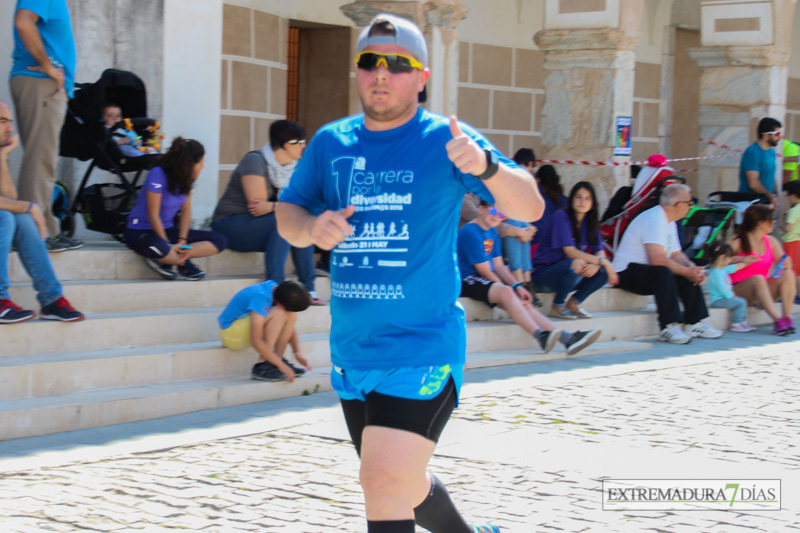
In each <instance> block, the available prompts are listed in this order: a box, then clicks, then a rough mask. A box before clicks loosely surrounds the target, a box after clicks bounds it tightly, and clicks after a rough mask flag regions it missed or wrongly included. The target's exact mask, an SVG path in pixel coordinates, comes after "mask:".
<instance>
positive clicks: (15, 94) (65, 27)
mask: <svg viewBox="0 0 800 533" xmlns="http://www.w3.org/2000/svg"><path fill="white" fill-rule="evenodd" d="M13 58H14V62H13V65H12V67H11V74H10V80H9V86H10V88H11V96H12V98H13V100H14V108H15V112H16V115H17V123H18V130H19V135H20V140H21V141H22V146H23V148H24V149H25V154H24V156H23V158H22V167H21V168H20V175H19V183H18V185H19V196H20V198H21V199H23V200H27V201H29V202H34V203H35V204H37V205H40V206H42V209H43V211H44V217H45V222H46V224H47V232H48V234H49V235H50V237H48V238H47V240H46V244H47V248H48V250H49V251H51V252H61V251H64V250H74V249H76V248H80V247H81V246H83V243H82V242H81V241H78V240H75V239H71V238H69V237H67V236H66V235H60V233H61V228H60V225H59V222H58V220H57V219H56V218H55V216H53V214H52V212H51V210H50V209H49V207H50V205H51V204H52V203H53V187H54V184H55V175H56V174H55V170H56V159H57V157H58V143H59V135H60V133H61V126H62V124H63V123H64V114H65V112H66V109H67V100H68V98H69V97H71V96H72V88H73V80H74V76H75V40H74V39H73V37H72V27H71V23H70V17H69V11H68V10H67V1H66V0H17V6H16V9H15V12H14V54H13Z"/></svg>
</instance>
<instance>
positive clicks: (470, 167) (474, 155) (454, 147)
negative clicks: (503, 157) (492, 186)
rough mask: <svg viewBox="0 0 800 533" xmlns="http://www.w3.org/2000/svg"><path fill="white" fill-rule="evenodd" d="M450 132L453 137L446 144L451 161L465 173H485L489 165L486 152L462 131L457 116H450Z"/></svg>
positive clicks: (475, 174)
mask: <svg viewBox="0 0 800 533" xmlns="http://www.w3.org/2000/svg"><path fill="white" fill-rule="evenodd" d="M450 133H451V134H452V135H453V139H452V140H450V141H448V142H447V144H446V145H445V149H446V150H447V157H448V158H450V161H452V162H453V164H454V165H455V166H456V167H458V170H460V171H461V172H463V173H464V174H472V175H474V176H480V175H481V174H483V173H484V172H485V171H486V167H487V162H486V154H485V153H484V152H483V149H482V148H481V147H480V146H478V143H476V142H475V141H474V140H473V139H472V137H469V136H468V135H466V134H465V133H464V132H463V131H461V127H459V125H458V119H457V118H456V117H455V116H452V117H450Z"/></svg>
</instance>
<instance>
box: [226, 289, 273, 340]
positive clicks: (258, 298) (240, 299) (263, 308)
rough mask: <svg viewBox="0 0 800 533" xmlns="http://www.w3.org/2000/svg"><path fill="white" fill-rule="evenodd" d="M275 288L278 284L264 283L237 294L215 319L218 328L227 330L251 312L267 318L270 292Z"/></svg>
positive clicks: (270, 300)
mask: <svg viewBox="0 0 800 533" xmlns="http://www.w3.org/2000/svg"><path fill="white" fill-rule="evenodd" d="M277 286H278V284H277V283H275V282H274V281H264V282H262V283H258V284H256V285H250V286H249V287H245V288H244V289H242V290H240V291H239V292H237V293H236V296H234V297H233V298H232V299H231V301H230V302H228V305H227V306H225V310H224V311H222V314H221V315H219V317H218V318H217V322H218V323H219V327H220V328H221V329H228V328H229V327H231V324H233V323H234V322H236V321H237V320H239V319H240V318H243V317H246V316H248V315H249V314H250V313H251V312H252V313H258V314H259V315H261V316H264V317H265V316H267V313H269V310H270V308H271V307H272V290H273V289H274V288H275V287H277Z"/></svg>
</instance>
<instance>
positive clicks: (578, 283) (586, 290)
mask: <svg viewBox="0 0 800 533" xmlns="http://www.w3.org/2000/svg"><path fill="white" fill-rule="evenodd" d="M596 198H597V195H596V194H595V190H594V187H593V186H592V184H591V183H589V182H588V181H579V182H578V183H576V184H575V186H574V187H572V190H571V191H570V193H569V200H568V201H567V206H566V208H564V209H562V210H559V211H556V212H555V213H553V216H552V218H551V219H550V223H549V224H548V226H547V228H545V230H544V232H543V235H542V242H541V245H540V246H539V250H538V252H537V253H536V255H535V256H534V258H533V275H532V280H533V282H534V283H535V284H536V287H537V289H538V290H539V292H554V293H555V296H554V297H553V305H552V307H551V308H550V313H549V315H550V316H553V317H556V318H569V319H575V318H591V317H592V315H591V314H589V313H588V312H586V310H584V309H583V308H581V304H582V303H583V302H584V301H585V300H586V299H587V298H588V297H589V296H591V294H592V293H594V292H595V291H597V290H598V289H600V288H601V287H603V286H604V285H605V284H606V283H610V284H611V285H616V284H617V283H618V281H619V278H618V277H617V272H616V271H615V270H614V267H612V266H611V262H610V261H609V260H608V259H606V254H605V252H604V251H603V239H602V237H601V236H600V222H599V219H600V217H599V212H598V209H597V201H596ZM573 291H574V293H573ZM570 293H573V294H572V296H571V297H570Z"/></svg>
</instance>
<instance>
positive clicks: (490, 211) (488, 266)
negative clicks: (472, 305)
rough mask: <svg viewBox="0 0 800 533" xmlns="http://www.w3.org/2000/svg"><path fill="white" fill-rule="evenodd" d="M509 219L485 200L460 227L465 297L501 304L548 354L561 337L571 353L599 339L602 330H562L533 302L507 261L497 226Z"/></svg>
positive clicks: (460, 255) (461, 263)
mask: <svg viewBox="0 0 800 533" xmlns="http://www.w3.org/2000/svg"><path fill="white" fill-rule="evenodd" d="M504 218H506V217H505V216H504V215H503V214H502V213H500V212H499V211H498V210H497V209H496V208H494V207H492V206H491V205H489V204H488V203H486V202H484V201H482V200H481V203H480V206H479V207H478V216H477V218H475V219H474V220H473V221H472V222H469V223H467V224H464V226H462V228H461V229H460V230H458V240H457V251H458V270H459V272H460V273H461V296H464V297H467V298H472V299H473V300H478V301H479V302H484V303H487V304H489V305H490V306H495V305H498V306H500V308H502V309H503V310H505V311H506V312H507V313H508V315H509V316H510V317H511V319H512V320H513V321H514V322H515V323H516V324H517V325H518V326H520V327H521V328H522V329H524V330H525V331H527V332H528V333H529V334H531V335H533V337H534V338H535V339H536V340H537V341H538V343H539V346H541V348H542V350H544V351H545V353H547V352H549V351H550V350H552V349H553V348H554V347H555V345H556V343H557V342H558V341H559V340H560V341H561V343H562V344H563V345H564V347H565V348H566V350H567V353H568V354H569V355H574V354H576V353H578V352H579V351H581V350H582V349H584V348H586V347H587V346H589V345H590V344H592V343H593V342H595V341H596V340H597V339H598V338H599V337H600V334H601V333H602V331H601V330H600V329H593V330H591V331H575V332H574V333H569V332H566V331H562V330H560V329H559V328H557V327H556V325H555V324H554V323H553V322H552V321H551V320H549V319H548V318H546V317H545V316H544V315H542V313H540V312H539V311H537V310H536V309H535V308H534V307H533V306H532V305H531V294H530V293H529V292H528V291H527V290H526V289H525V287H523V286H522V283H520V282H518V281H517V280H516V279H515V278H514V276H513V275H512V274H511V271H509V270H508V267H507V266H506V265H505V263H503V258H502V256H501V253H500V236H499V235H498V233H497V229H496V227H497V225H498V224H500V222H501V221H502V220H503V219H504Z"/></svg>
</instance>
